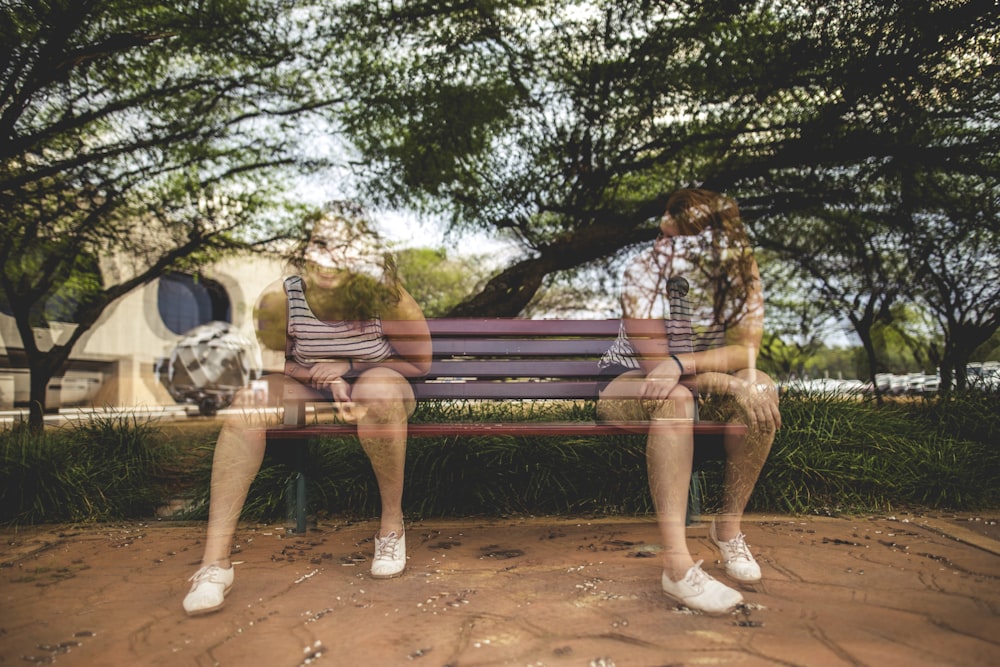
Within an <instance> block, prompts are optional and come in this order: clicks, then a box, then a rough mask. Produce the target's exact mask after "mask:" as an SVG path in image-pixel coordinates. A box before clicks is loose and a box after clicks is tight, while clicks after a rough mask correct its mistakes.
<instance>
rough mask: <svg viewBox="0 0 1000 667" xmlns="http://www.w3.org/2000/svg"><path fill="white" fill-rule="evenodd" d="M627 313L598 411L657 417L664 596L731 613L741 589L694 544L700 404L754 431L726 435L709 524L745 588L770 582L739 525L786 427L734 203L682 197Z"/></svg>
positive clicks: (633, 285) (632, 276)
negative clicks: (720, 576) (717, 500)
mask: <svg viewBox="0 0 1000 667" xmlns="http://www.w3.org/2000/svg"><path fill="white" fill-rule="evenodd" d="M621 306H622V326H621V333H620V334H619V337H618V339H617V340H616V341H615V343H614V345H613V346H612V347H611V349H610V350H609V351H608V352H607V353H606V354H605V355H604V357H603V358H602V359H601V367H602V373H604V374H606V375H607V376H608V377H609V378H610V380H609V381H608V382H607V383H606V384H605V385H604V388H603V389H602V391H601V392H600V396H599V401H598V412H599V414H600V416H601V418H602V419H605V420H624V421H647V420H648V423H649V430H648V436H647V450H646V456H647V467H648V474H649V487H650V493H651V496H652V499H653V503H654V506H655V508H656V513H657V518H658V523H659V529H660V534H661V539H662V540H663V546H664V551H663V575H662V579H661V584H662V587H663V590H664V592H665V593H667V595H669V596H670V597H672V598H673V599H675V600H677V601H678V602H680V603H682V604H684V605H686V606H687V607H689V608H692V609H696V610H700V611H703V612H707V613H724V612H726V611H729V610H731V609H733V608H735V607H736V605H738V604H739V603H740V602H742V600H743V597H742V594H741V593H740V592H739V591H737V590H735V589H733V588H731V587H729V586H726V585H725V584H723V583H722V582H720V581H718V580H716V579H714V578H713V577H712V576H711V575H709V574H708V573H707V572H705V571H704V570H703V569H702V567H701V565H702V561H698V562H695V561H694V559H693V558H692V556H691V553H690V551H689V550H688V546H687V539H686V538H687V535H686V521H685V517H686V511H687V498H688V492H689V486H690V480H691V471H692V466H693V463H692V462H693V455H694V430H693V424H694V417H695V413H696V410H698V409H699V404H698V403H696V399H698V398H700V399H701V404H700V409H701V415H700V416H702V417H708V418H711V419H713V420H724V421H730V422H736V423H742V424H745V425H746V427H747V431H746V436H745V437H744V436H742V435H737V434H730V435H727V436H726V441H725V452H726V464H725V472H724V485H725V486H724V489H723V498H722V511H721V513H720V514H719V515H718V516H717V517H716V518H715V520H714V521H713V522H712V524H711V527H710V536H711V539H712V541H713V543H714V544H715V546H716V547H717V548H718V550H719V552H720V554H721V560H722V562H723V564H724V569H725V573H726V574H727V575H728V576H729V577H730V578H731V579H733V580H735V581H736V582H755V581H758V580H759V579H760V577H761V572H760V567H759V565H758V564H757V562H756V561H755V559H754V557H753V555H752V554H751V552H750V549H749V547H748V546H747V542H746V538H745V536H744V534H743V532H742V530H741V522H742V517H743V512H744V509H745V508H746V505H747V502H748V501H749V499H750V494H751V493H752V491H753V488H754V485H755V484H756V482H757V479H758V477H759V475H760V472H761V470H762V468H763V466H764V462H765V460H766V458H767V455H768V452H769V451H770V448H771V444H772V442H773V441H774V436H775V432H776V430H777V429H778V428H779V427H780V425H781V416H780V413H779V411H778V392H777V390H776V386H775V384H774V382H773V381H772V380H771V378H769V377H768V376H767V375H765V374H764V373H762V372H760V371H759V370H756V363H755V358H756V351H757V350H758V349H759V347H760V341H761V336H762V329H763V317H764V298H763V291H762V288H761V282H760V275H759V272H758V268H757V264H756V261H755V260H754V258H753V253H752V250H751V245H750V241H749V239H748V237H747V234H746V231H745V229H744V227H743V224H742V221H741V219H740V215H739V210H738V208H737V206H736V203H735V202H734V201H733V200H731V199H729V198H727V197H725V196H722V195H720V194H717V193H714V192H711V191H707V190H701V189H684V190H679V191H677V192H675V193H674V194H673V195H672V196H671V197H670V199H669V200H668V203H667V210H666V213H665V214H664V216H663V218H662V219H661V220H660V235H659V236H658V237H657V239H656V241H655V242H654V244H653V247H651V248H648V249H647V250H645V251H643V252H642V253H641V254H640V255H639V256H638V257H637V258H636V259H635V260H634V261H632V262H631V263H630V264H629V266H628V267H627V268H626V271H625V274H624V280H623V288H622V295H621ZM651 321H654V322H655V321H663V323H664V324H663V326H662V327H660V326H658V325H657V326H656V327H650V326H648V325H649V323H650V322H651Z"/></svg>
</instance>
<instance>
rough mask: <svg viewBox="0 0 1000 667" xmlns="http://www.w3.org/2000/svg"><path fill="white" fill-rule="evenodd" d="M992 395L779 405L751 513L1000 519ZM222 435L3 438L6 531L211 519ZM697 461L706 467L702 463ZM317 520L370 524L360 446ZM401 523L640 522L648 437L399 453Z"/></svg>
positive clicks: (341, 446) (434, 410) (428, 416)
mask: <svg viewBox="0 0 1000 667" xmlns="http://www.w3.org/2000/svg"><path fill="white" fill-rule="evenodd" d="M998 414H1000V393H997V392H993V393H982V392H970V393H968V394H962V395H955V396H951V397H948V398H941V399H934V400H927V401H925V400H917V401H906V402H899V403H887V404H886V405H883V406H876V405H875V404H874V403H871V402H866V401H860V400H858V401H854V400H842V399H836V398H829V397H821V396H815V395H795V394H791V395H787V396H785V397H783V399H782V417H783V422H784V426H783V428H782V430H781V431H780V432H779V434H778V438H777V439H776V441H775V445H774V448H773V450H772V452H771V456H770V458H769V459H768V463H767V465H766V466H765V468H764V472H763V475H762V476H761V479H760V482H759V483H758V485H757V487H756V489H755V491H754V495H753V497H752V498H751V501H750V509H752V510H754V511H762V512H763V511H774V512H789V513H813V512H822V513H838V514H853V513H860V512H882V511H891V510H898V509H902V508H918V507H923V508H935V509H951V510H970V509H976V510H982V509H987V508H996V507H1000V444H998V436H1000V425H998V424H1000V419H998V417H997V415H998ZM592 417H593V404H592V403H591V404H588V403H567V404H559V403H544V402H525V403H517V402H503V403H497V402H483V403H475V402H468V403H453V404H447V405H435V404H424V405H421V406H420V407H419V408H418V411H417V413H416V414H415V415H414V421H425V422H428V421H440V420H449V419H451V420H466V421H476V420H478V421H505V420H511V419H526V420H550V419H552V420H558V419H567V420H587V419H592ZM220 428H221V424H220V422H218V421H211V420H200V419H194V420H189V421H184V422H164V423H162V424H154V423H148V422H140V421H137V420H135V419H132V418H130V417H128V416H125V415H118V416H115V417H108V418H102V419H99V420H97V421H96V422H91V423H79V424H74V425H69V426H65V427H61V428H58V429H49V430H47V431H45V433H43V434H42V435H34V434H31V433H30V432H28V431H27V429H25V428H23V427H21V426H15V427H14V428H8V429H6V430H3V431H0V522H3V523H40V522H57V521H80V520H103V519H118V518H130V517H139V518H148V517H149V516H151V515H152V513H153V510H154V508H155V507H156V506H157V505H159V504H162V503H164V502H166V501H167V500H169V499H171V498H176V497H178V495H179V494H182V495H184V496H185V497H191V498H192V499H193V501H194V508H195V509H194V510H193V512H192V513H190V514H189V515H188V518H203V517H204V516H205V515H206V513H207V498H208V488H209V479H210V475H211V452H212V449H213V447H214V442H215V439H216V437H217V435H218V432H219V429H220ZM297 449H298V448H295V447H291V446H289V445H287V444H284V445H275V446H272V447H269V448H268V452H267V454H266V456H265V460H264V465H263V467H262V469H261V473H260V474H259V475H258V476H257V478H256V479H255V480H254V483H253V485H252V486H251V489H250V493H249V496H248V499H247V503H246V506H245V508H244V517H245V518H247V519H256V520H262V519H280V518H283V517H285V516H287V513H288V504H287V503H288V500H287V494H286V489H287V485H288V482H289V481H290V480H292V479H293V478H294V475H295V473H294V470H295V469H296V464H297V463H298V462H297V461H295V460H294V457H295V456H296V455H297V454H296V450H297ZM698 451H703V449H702V448H699V450H698ZM303 454H304V456H305V465H306V469H307V470H309V498H310V511H311V512H314V513H318V514H321V515H322V514H327V513H329V514H346V515H355V516H374V515H377V514H378V512H379V500H378V492H377V486H376V484H375V478H374V475H373V473H372V470H371V466H370V464H369V462H368V459H367V457H366V456H365V454H364V453H363V451H362V450H361V447H360V445H359V443H358V442H357V440H356V439H355V438H353V437H346V438H326V439H322V440H316V441H313V442H311V443H309V445H308V447H307V448H306V449H305V450H304V452H303ZM406 465H407V469H406V478H407V482H406V491H405V498H404V507H405V509H406V511H407V513H408V514H409V515H410V516H414V517H415V516H473V515H492V516H498V515H506V514H561V513H595V514H645V513H648V512H650V511H651V510H652V508H651V504H650V500H649V495H648V490H647V487H646V483H647V482H646V469H645V447H644V438H643V437H641V436H630V435H621V436H613V437H606V436H605V437H576V438H558V437H551V438H536V437H530V438H529V437H511V436H483V437H476V438H456V437H442V438H417V439H413V440H411V441H410V443H409V446H408V450H407V463H406ZM702 469H703V471H704V472H703V474H704V477H705V480H706V482H707V484H706V487H707V493H708V497H707V499H706V501H707V502H706V509H707V510H708V511H711V510H712V509H713V508H714V507H716V506H717V505H718V500H719V498H718V496H719V489H720V487H721V484H720V482H721V474H722V466H721V461H719V460H717V459H710V460H708V461H706V462H705V463H704V464H703V468H702Z"/></svg>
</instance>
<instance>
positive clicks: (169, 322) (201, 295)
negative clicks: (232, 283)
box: [157, 273, 232, 335]
mask: <svg viewBox="0 0 1000 667" xmlns="http://www.w3.org/2000/svg"><path fill="white" fill-rule="evenodd" d="M157 305H158V307H159V310H160V319H161V320H163V324H165V325H166V327H167V328H168V329H170V330H171V331H172V332H174V333H175V334H179V335H180V334H185V333H187V332H188V331H190V330H191V329H193V328H195V327H196V326H200V325H202V324H208V323H209V322H214V321H221V322H232V307H231V304H230V301H229V295H228V294H226V289H225V288H224V287H223V286H222V285H221V284H219V283H217V282H216V281H214V280H210V279H208V278H205V277H203V276H191V275H188V274H186V273H168V274H165V275H163V276H162V277H161V278H160V284H159V288H158V292H157Z"/></svg>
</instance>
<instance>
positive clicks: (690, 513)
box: [687, 470, 702, 526]
mask: <svg viewBox="0 0 1000 667" xmlns="http://www.w3.org/2000/svg"><path fill="white" fill-rule="evenodd" d="M701 486H702V484H701V473H700V472H699V471H697V470H695V471H693V472H692V473H691V486H690V489H689V491H688V509H687V525H689V526H690V525H691V524H693V523H695V522H697V521H700V520H701V500H702V488H701Z"/></svg>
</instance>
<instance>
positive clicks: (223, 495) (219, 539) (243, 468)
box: [201, 418, 265, 568]
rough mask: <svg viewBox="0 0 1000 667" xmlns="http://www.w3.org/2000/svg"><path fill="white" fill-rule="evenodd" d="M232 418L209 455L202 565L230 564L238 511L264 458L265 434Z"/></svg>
mask: <svg viewBox="0 0 1000 667" xmlns="http://www.w3.org/2000/svg"><path fill="white" fill-rule="evenodd" d="M235 419H238V418H235ZM235 419H234V420H233V421H227V422H226V424H225V425H224V426H223V427H222V432H221V433H220V434H219V440H218V442H217V443H216V445H215V454H214V456H213V458H212V485H211V496H210V499H209V505H208V535H207V538H206V540H205V552H204V554H203V555H202V559H201V564H202V565H210V564H212V563H215V564H216V565H218V566H219V567H222V568H228V567H230V561H229V555H230V550H231V548H232V544H233V535H234V534H235V533H236V525H237V523H238V522H239V518H240V512H241V511H242V510H243V503H244V502H245V501H246V497H247V491H249V489H250V484H251V483H252V482H253V479H254V477H256V475H257V473H258V472H259V471H260V465H261V461H263V459H264V444H265V440H264V434H263V433H262V432H260V431H250V430H248V429H247V428H246V426H245V424H239V425H238V424H236V423H235Z"/></svg>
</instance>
